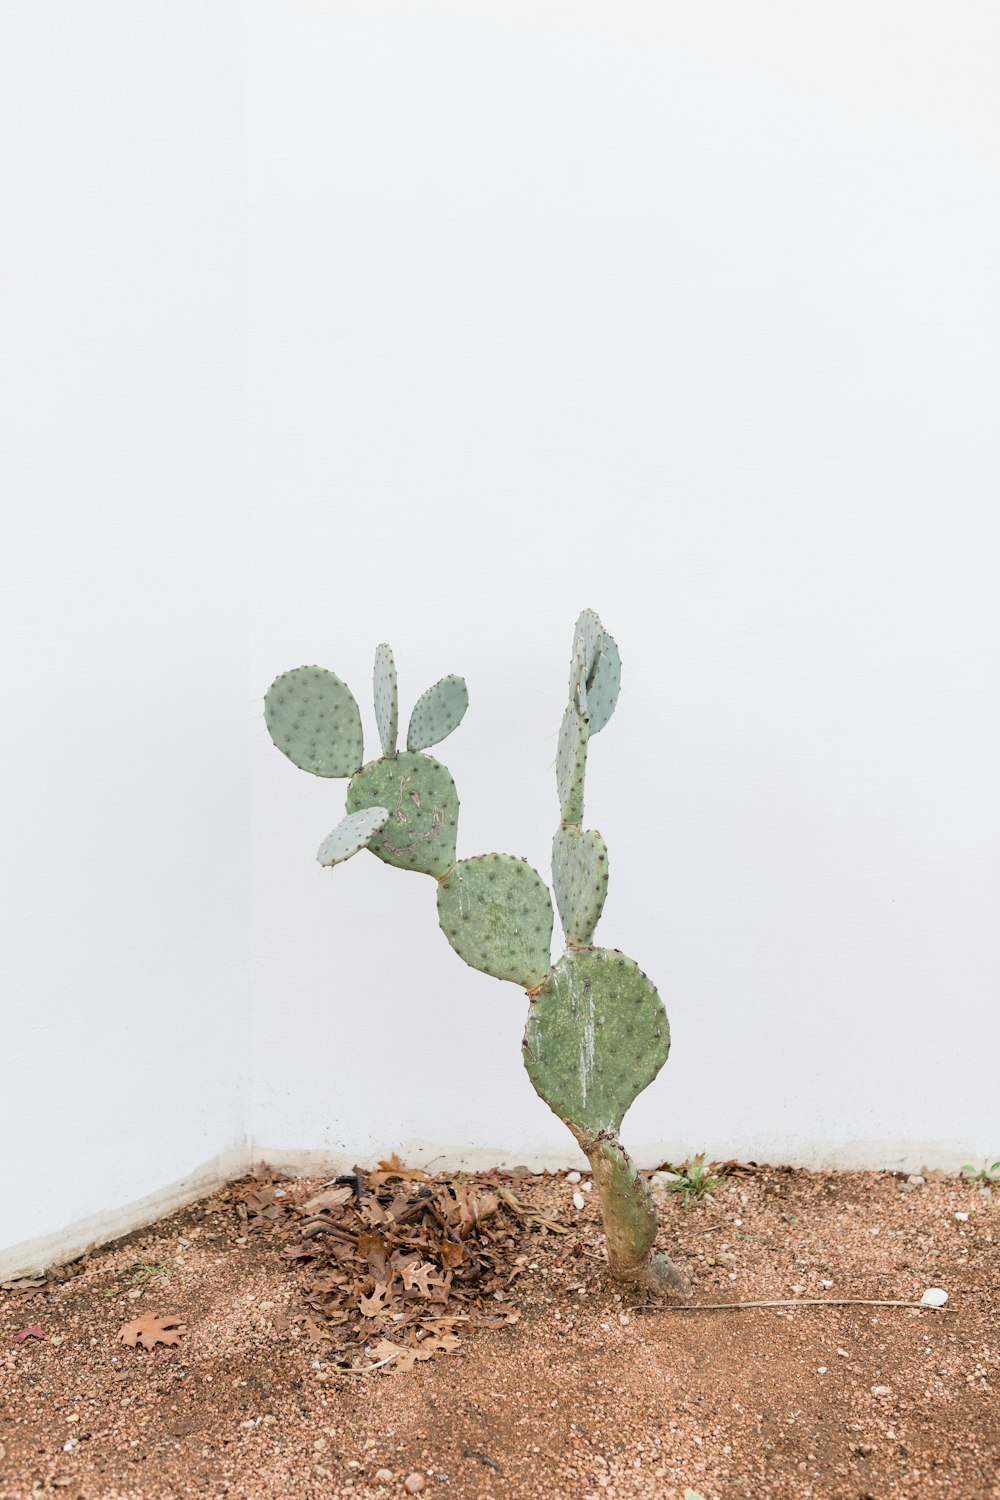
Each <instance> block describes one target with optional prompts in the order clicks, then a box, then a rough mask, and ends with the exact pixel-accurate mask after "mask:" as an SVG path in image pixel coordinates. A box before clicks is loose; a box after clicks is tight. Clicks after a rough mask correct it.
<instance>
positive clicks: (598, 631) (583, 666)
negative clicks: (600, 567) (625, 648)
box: [569, 609, 604, 713]
mask: <svg viewBox="0 0 1000 1500" xmlns="http://www.w3.org/2000/svg"><path fill="white" fill-rule="evenodd" d="M603 635H604V626H603V625H602V624H601V622H600V620H599V618H598V616H597V615H596V614H595V612H594V611H593V610H592V609H585V610H583V611H582V612H581V614H580V617H579V619H578V620H577V622H576V625H575V626H574V627H573V651H572V654H571V657H570V664H569V701H570V703H573V704H575V705H576V706H577V707H578V708H579V710H580V712H581V713H586V712H587V696H588V689H589V685H590V680H591V677H592V676H593V671H594V663H595V662H596V660H597V653H598V652H599V651H600V649H601V639H602V637H603Z"/></svg>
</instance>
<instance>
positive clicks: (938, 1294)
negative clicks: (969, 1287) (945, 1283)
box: [920, 1286, 948, 1307]
mask: <svg viewBox="0 0 1000 1500" xmlns="http://www.w3.org/2000/svg"><path fill="white" fill-rule="evenodd" d="M947 1300H948V1293H947V1292H946V1291H945V1290H944V1288H943V1287H940V1286H929V1287H928V1288H927V1290H926V1292H924V1294H923V1296H922V1297H921V1299H920V1306H921V1307H944V1305H945V1303H946V1302H947Z"/></svg>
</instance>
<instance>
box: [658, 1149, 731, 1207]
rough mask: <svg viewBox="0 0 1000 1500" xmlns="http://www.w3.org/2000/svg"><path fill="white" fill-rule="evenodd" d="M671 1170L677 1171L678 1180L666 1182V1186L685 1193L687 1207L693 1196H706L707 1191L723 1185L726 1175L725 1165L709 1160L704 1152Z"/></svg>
mask: <svg viewBox="0 0 1000 1500" xmlns="http://www.w3.org/2000/svg"><path fill="white" fill-rule="evenodd" d="M669 1170H670V1171H671V1172H676V1173H677V1181H676V1182H667V1183H664V1187H665V1188H666V1189H667V1191H668V1192H671V1193H683V1194H684V1207H685V1208H687V1206H688V1203H689V1202H690V1201H691V1199H692V1198H696V1199H697V1198H704V1196H705V1194H706V1193H711V1192H713V1191H714V1189H715V1188H717V1187H721V1185H722V1183H723V1181H724V1179H725V1176H726V1169H725V1167H722V1166H720V1165H719V1163H718V1162H711V1161H709V1162H707V1161H706V1160H705V1153H704V1152H701V1153H700V1154H699V1155H698V1156H689V1157H688V1158H687V1160H686V1161H683V1162H681V1164H680V1166H679V1167H670V1168H669Z"/></svg>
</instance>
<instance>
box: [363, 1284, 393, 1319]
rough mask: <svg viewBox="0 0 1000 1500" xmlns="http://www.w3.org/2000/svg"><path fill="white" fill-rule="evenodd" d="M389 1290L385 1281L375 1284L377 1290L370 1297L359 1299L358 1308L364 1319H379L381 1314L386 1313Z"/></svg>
mask: <svg viewBox="0 0 1000 1500" xmlns="http://www.w3.org/2000/svg"><path fill="white" fill-rule="evenodd" d="M388 1290H389V1288H388V1286H387V1284H386V1283H385V1282H384V1281H377V1282H376V1283H375V1290H374V1291H373V1292H372V1294H371V1296H370V1297H365V1296H361V1297H359V1298H358V1307H359V1308H360V1309H361V1316H362V1317H363V1318H377V1317H378V1315H379V1313H384V1312H385V1310H386V1309H385V1294H386V1292H387V1291H388Z"/></svg>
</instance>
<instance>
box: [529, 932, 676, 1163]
mask: <svg viewBox="0 0 1000 1500" xmlns="http://www.w3.org/2000/svg"><path fill="white" fill-rule="evenodd" d="M669 1050H670V1028H669V1026H668V1025H667V1016H666V1012H665V1010H664V1009H663V1002H662V1001H661V999H660V997H659V995H658V994H657V992H656V988H655V986H654V985H653V984H652V983H651V982H650V981H649V980H648V979H647V978H646V976H645V974H644V973H643V972H642V970H641V969H640V968H639V966H638V964H636V963H634V962H633V961H632V959H630V958H626V957H625V955H624V953H619V952H618V951H617V950H616V949H614V948H588V949H584V950H583V951H582V952H579V953H566V954H564V955H563V957H562V958H561V959H560V960H559V962H558V963H557V964H556V965H555V967H554V968H553V970H552V975H551V978H550V979H549V982H548V984H547V985H546V987H545V989H544V990H543V991H542V993H541V994H540V995H539V996H538V997H537V999H535V1000H534V1002H533V1003H532V1006H531V1010H530V1011H529V1013H528V1024H527V1027H526V1028H525V1033H524V1065H525V1067H526V1068H527V1070H528V1076H529V1077H530V1079H531V1082H532V1084H533V1085H534V1087H535V1090H536V1092H537V1093H538V1094H540V1095H541V1097H542V1098H543V1099H544V1100H545V1102H546V1104H548V1106H549V1108H550V1109H553V1110H554V1111H555V1112H556V1114H557V1115H559V1116H560V1117H561V1118H562V1119H563V1120H565V1121H566V1122H567V1124H569V1125H570V1126H571V1127H572V1128H573V1129H574V1130H577V1131H580V1132H581V1133H583V1134H585V1135H589V1136H591V1137H594V1136H597V1135H598V1134H599V1133H600V1132H601V1131H606V1130H613V1131H617V1130H618V1127H619V1126H620V1125H621V1122H622V1118H623V1116H624V1114H625V1111H626V1110H627V1109H628V1107H629V1105H630V1104H631V1103H632V1102H633V1100H634V1099H635V1098H637V1096H638V1095H639V1094H641V1093H642V1091H643V1089H644V1088H646V1087H647V1086H648V1085H649V1084H651V1083H652V1081H653V1079H654V1078H655V1077H656V1075H657V1073H658V1072H659V1071H660V1069H661V1067H662V1066H663V1064H664V1063H665V1062H666V1060H667V1053H668V1052H669Z"/></svg>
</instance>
